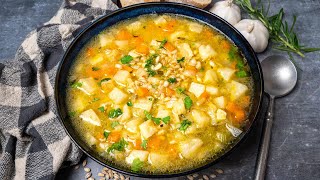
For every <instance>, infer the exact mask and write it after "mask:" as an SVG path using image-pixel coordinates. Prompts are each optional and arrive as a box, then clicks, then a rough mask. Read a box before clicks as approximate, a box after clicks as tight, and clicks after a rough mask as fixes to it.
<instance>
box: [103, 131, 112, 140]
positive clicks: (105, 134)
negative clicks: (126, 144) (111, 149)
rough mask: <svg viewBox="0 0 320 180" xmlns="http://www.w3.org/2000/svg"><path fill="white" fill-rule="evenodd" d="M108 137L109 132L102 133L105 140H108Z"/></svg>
mask: <svg viewBox="0 0 320 180" xmlns="http://www.w3.org/2000/svg"><path fill="white" fill-rule="evenodd" d="M109 135H110V131H104V132H103V136H104V137H105V138H106V139H108V137H109Z"/></svg>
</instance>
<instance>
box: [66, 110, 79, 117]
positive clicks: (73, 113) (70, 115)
mask: <svg viewBox="0 0 320 180" xmlns="http://www.w3.org/2000/svg"><path fill="white" fill-rule="evenodd" d="M76 113H77V112H76V111H72V112H69V113H68V116H69V117H74V116H75V115H76Z"/></svg>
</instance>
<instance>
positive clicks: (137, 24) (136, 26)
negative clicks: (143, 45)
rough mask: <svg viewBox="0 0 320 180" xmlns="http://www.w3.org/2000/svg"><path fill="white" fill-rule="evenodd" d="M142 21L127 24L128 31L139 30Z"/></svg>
mask: <svg viewBox="0 0 320 180" xmlns="http://www.w3.org/2000/svg"><path fill="white" fill-rule="evenodd" d="M141 25H142V24H141V22H140V21H135V22H133V23H131V24H129V25H128V26H127V29H128V31H130V32H133V31H138V30H139V29H140V28H141Z"/></svg>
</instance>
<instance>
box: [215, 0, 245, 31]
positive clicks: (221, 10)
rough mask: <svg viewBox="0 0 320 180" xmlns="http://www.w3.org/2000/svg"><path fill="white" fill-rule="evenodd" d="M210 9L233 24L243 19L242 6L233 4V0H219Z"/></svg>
mask: <svg viewBox="0 0 320 180" xmlns="http://www.w3.org/2000/svg"><path fill="white" fill-rule="evenodd" d="M209 11H210V12H212V13H214V14H216V15H218V16H220V17H222V18H223V19H225V20H226V21H228V22H229V23H230V24H232V25H235V24H236V23H238V22H239V21H240V20H241V12H240V8H239V6H237V5H235V4H233V0H226V1H219V2H217V3H215V4H214V6H213V7H212V8H211V9H210V10H209Z"/></svg>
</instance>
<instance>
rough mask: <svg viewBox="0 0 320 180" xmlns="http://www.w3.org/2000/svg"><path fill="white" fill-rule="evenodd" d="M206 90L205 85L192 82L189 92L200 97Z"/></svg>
mask: <svg viewBox="0 0 320 180" xmlns="http://www.w3.org/2000/svg"><path fill="white" fill-rule="evenodd" d="M205 90H206V87H205V86H204V85H203V84H199V83H195V82H192V83H191V84H190V87H189V92H192V93H193V94H194V95H195V96H196V97H200V96H201V94H202V93H203V92H204V91H205Z"/></svg>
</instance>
